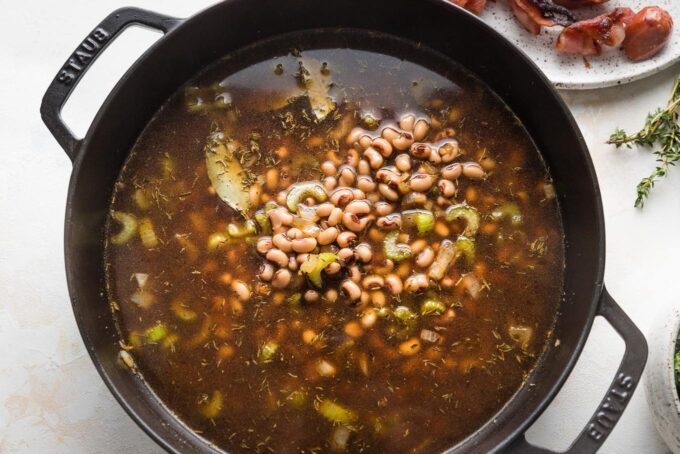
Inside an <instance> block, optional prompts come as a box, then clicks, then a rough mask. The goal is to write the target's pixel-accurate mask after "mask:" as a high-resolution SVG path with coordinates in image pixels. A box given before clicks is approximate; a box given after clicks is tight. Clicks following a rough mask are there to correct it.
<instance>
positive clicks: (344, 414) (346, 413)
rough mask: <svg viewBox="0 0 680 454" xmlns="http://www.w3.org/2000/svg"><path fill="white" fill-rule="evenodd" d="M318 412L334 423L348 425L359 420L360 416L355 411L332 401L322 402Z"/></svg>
mask: <svg viewBox="0 0 680 454" xmlns="http://www.w3.org/2000/svg"><path fill="white" fill-rule="evenodd" d="M317 411H318V412H319V413H320V414H321V416H323V417H324V418H326V419H327V420H329V421H331V422H334V423H340V424H346V425H348V424H352V423H353V422H355V421H356V420H357V419H358V416H357V414H356V413H355V412H354V411H352V410H350V409H348V408H345V407H343V406H342V405H340V404H338V403H336V402H333V401H331V400H322V401H321V403H320V404H319V405H318V407H317Z"/></svg>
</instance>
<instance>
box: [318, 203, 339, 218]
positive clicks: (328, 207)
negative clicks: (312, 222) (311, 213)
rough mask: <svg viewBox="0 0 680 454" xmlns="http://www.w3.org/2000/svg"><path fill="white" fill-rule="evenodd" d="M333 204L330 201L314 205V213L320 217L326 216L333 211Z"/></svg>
mask: <svg viewBox="0 0 680 454" xmlns="http://www.w3.org/2000/svg"><path fill="white" fill-rule="evenodd" d="M333 208H335V207H334V206H333V204H332V203H328V202H325V203H322V204H321V205H318V206H317V207H316V215H317V216H319V217H320V218H327V217H328V215H329V214H331V211H333Z"/></svg>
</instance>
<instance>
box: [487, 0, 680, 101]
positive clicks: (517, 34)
mask: <svg viewBox="0 0 680 454" xmlns="http://www.w3.org/2000/svg"><path fill="white" fill-rule="evenodd" d="M651 5H656V6H660V7H662V8H664V9H665V10H667V11H668V12H669V13H670V14H671V16H672V17H673V19H674V20H675V25H676V26H675V27H674V30H673V35H672V36H671V40H670V41H669V43H668V45H667V46H666V48H665V49H664V50H663V51H661V52H660V53H659V54H658V55H656V56H655V57H654V58H650V59H649V60H645V61H641V62H637V63H633V62H631V61H630V60H628V58H627V57H626V54H625V53H623V51H621V50H619V49H612V48H608V47H603V52H602V55H600V56H595V57H588V61H589V62H590V67H586V64H585V63H584V61H583V58H582V57H580V56H577V55H576V56H574V55H561V54H558V53H557V52H556V51H555V42H556V40H557V36H558V35H559V34H560V31H561V30H562V27H543V29H542V31H541V33H540V34H539V35H538V36H534V35H532V34H531V33H529V32H527V31H526V30H525V29H524V28H523V27H522V26H521V25H520V24H519V22H517V20H516V19H515V18H514V16H513V14H512V11H511V10H510V7H509V6H508V4H507V2H505V1H497V2H493V1H492V2H489V3H488V6H487V8H486V10H485V11H484V12H483V13H482V19H484V21H486V22H488V23H489V24H490V25H491V26H492V27H493V28H494V29H496V30H497V31H499V32H500V33H501V34H502V35H503V36H505V37H506V38H508V39H509V40H510V41H512V42H513V43H515V44H516V45H518V46H519V47H520V49H522V50H524V52H526V54H527V55H528V56H529V57H530V58H531V59H532V60H533V61H534V63H536V64H537V65H538V66H540V67H541V69H542V70H543V71H544V72H545V73H546V75H547V76H548V78H549V79H550V80H552V81H553V83H555V85H557V86H558V87H562V88H573V89H583V88H597V87H609V86H612V85H617V84H625V83H628V82H630V81H633V80H637V79H640V78H642V77H645V76H647V75H649V74H654V73H655V72H657V71H659V70H660V69H664V68H667V67H668V66H669V65H671V64H673V63H674V62H676V61H678V59H680V26H678V23H680V2H678V1H677V0H653V1H650V0H611V1H609V2H607V3H605V4H603V5H599V6H595V7H589V8H580V9H577V10H575V11H574V12H575V14H576V18H577V19H579V20H581V19H587V18H590V17H594V16H597V15H598V14H603V13H606V12H608V11H610V10H611V9H612V8H614V7H616V6H622V7H623V6H625V7H628V8H631V9H632V10H633V11H635V12H638V11H639V10H641V9H642V8H644V7H645V6H651Z"/></svg>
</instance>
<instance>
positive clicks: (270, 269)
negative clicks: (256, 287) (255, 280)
mask: <svg viewBox="0 0 680 454" xmlns="http://www.w3.org/2000/svg"><path fill="white" fill-rule="evenodd" d="M258 277H259V278H260V279H261V280H262V281H264V282H269V281H271V280H272V278H273V277H274V265H272V264H271V263H269V262H264V263H262V265H260V271H259V273H258Z"/></svg>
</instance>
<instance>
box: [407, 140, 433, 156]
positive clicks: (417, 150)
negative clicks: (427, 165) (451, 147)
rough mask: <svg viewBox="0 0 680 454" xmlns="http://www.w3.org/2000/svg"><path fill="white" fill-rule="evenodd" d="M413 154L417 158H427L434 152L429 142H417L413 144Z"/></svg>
mask: <svg viewBox="0 0 680 454" xmlns="http://www.w3.org/2000/svg"><path fill="white" fill-rule="evenodd" d="M410 152H411V156H413V157H414V158H416V159H422V160H426V159H429V158H430V153H432V147H431V146H430V144H428V143H422V142H416V143H414V144H413V145H411V149H410Z"/></svg>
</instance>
